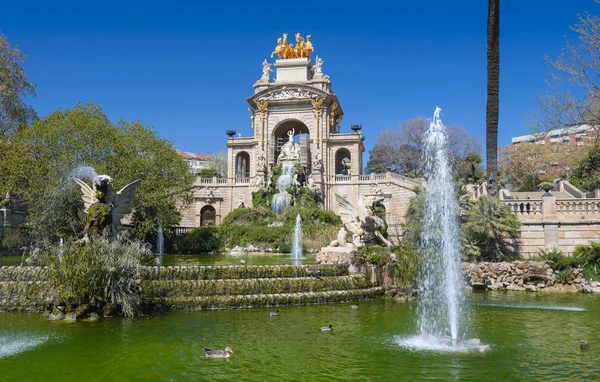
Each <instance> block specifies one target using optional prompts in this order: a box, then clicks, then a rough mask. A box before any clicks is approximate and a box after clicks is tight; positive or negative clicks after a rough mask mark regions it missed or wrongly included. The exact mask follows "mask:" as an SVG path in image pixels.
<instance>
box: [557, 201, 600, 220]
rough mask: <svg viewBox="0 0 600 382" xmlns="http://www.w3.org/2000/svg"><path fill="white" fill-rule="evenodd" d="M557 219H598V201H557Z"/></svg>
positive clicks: (599, 217)
mask: <svg viewBox="0 0 600 382" xmlns="http://www.w3.org/2000/svg"><path fill="white" fill-rule="evenodd" d="M556 214H557V216H558V218H559V219H600V199H557V200H556Z"/></svg>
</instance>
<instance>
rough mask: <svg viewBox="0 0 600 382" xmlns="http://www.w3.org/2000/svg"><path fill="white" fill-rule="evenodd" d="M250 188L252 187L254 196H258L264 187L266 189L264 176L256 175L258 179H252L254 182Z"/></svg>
mask: <svg viewBox="0 0 600 382" xmlns="http://www.w3.org/2000/svg"><path fill="white" fill-rule="evenodd" d="M250 187H252V193H253V194H256V193H257V192H259V191H260V190H262V189H263V187H265V179H264V177H263V176H262V175H256V177H254V179H252V182H251V183H250Z"/></svg>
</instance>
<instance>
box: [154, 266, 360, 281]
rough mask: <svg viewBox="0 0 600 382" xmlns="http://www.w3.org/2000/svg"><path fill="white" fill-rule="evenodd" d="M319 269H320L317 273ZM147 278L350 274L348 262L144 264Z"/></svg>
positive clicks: (217, 278)
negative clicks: (218, 264) (146, 265)
mask: <svg viewBox="0 0 600 382" xmlns="http://www.w3.org/2000/svg"><path fill="white" fill-rule="evenodd" d="M316 271H318V273H315V272H316ZM142 274H143V275H142V278H143V279H144V280H219V279H257V278H289V277H308V276H314V275H318V276H321V277H324V276H347V275H348V274H349V272H348V267H347V266H345V265H338V264H332V265H309V266H307V265H229V266H185V265H184V266H167V267H159V266H153V267H144V269H143V271H142Z"/></svg>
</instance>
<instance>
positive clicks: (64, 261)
mask: <svg viewBox="0 0 600 382" xmlns="http://www.w3.org/2000/svg"><path fill="white" fill-rule="evenodd" d="M151 254H152V252H151V251H150V249H149V248H148V246H147V245H146V244H143V243H142V242H139V241H135V240H128V239H125V238H124V237H123V236H120V237H119V238H118V239H116V240H113V241H111V242H108V241H104V240H98V241H93V242H90V243H87V244H79V243H65V244H64V245H63V246H52V247H50V248H49V249H48V251H44V252H42V251H40V252H38V253H37V254H34V255H32V257H33V258H34V260H35V261H37V262H39V263H40V264H41V265H44V266H47V267H48V271H47V277H48V282H49V283H50V285H51V289H52V290H53V291H54V292H55V293H56V296H55V298H56V300H57V301H56V302H57V303H65V304H66V306H67V307H77V306H81V305H84V304H87V305H89V306H92V307H97V308H99V309H101V308H102V307H103V306H104V305H105V304H110V305H111V306H112V307H113V308H116V309H118V310H120V312H121V313H122V314H123V315H124V316H126V317H132V316H134V315H136V314H137V313H139V311H140V305H141V302H142V301H141V297H140V295H139V294H138V293H137V291H136V290H135V289H136V288H135V285H134V282H135V281H136V280H139V279H140V268H141V262H142V258H143V256H148V255H151Z"/></svg>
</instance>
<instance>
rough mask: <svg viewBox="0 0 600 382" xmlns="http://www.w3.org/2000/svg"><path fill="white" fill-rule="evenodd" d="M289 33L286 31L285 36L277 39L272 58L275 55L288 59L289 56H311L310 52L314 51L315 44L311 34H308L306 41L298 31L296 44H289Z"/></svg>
mask: <svg viewBox="0 0 600 382" xmlns="http://www.w3.org/2000/svg"><path fill="white" fill-rule="evenodd" d="M287 38H288V34H287V33H284V34H283V37H280V38H279V39H277V46H276V47H275V50H274V51H273V53H271V58H272V57H273V56H274V55H277V56H279V58H283V59H287V58H304V57H305V58H310V54H311V53H312V52H313V51H314V48H313V45H312V43H311V41H310V35H308V36H306V41H304V39H303V38H302V36H300V33H296V46H295V47H294V45H293V44H288V42H287Z"/></svg>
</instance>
